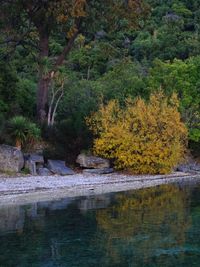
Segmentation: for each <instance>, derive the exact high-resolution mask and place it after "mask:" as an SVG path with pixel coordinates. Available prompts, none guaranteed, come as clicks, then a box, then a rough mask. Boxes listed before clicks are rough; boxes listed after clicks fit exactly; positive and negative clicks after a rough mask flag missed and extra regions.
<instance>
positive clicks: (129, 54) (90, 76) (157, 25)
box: [0, 0, 200, 159]
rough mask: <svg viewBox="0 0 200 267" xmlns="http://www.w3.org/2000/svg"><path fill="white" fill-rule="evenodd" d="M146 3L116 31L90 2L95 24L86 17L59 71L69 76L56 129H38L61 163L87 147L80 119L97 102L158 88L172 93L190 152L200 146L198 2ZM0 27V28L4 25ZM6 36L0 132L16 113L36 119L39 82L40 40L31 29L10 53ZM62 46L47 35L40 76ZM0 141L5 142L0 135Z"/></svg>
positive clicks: (0, 69) (0, 60)
mask: <svg viewBox="0 0 200 267" xmlns="http://www.w3.org/2000/svg"><path fill="white" fill-rule="evenodd" d="M97 2H98V1H97ZM144 2H145V4H146V10H147V11H146V13H145V18H144V16H141V18H140V20H139V23H138V24H139V26H138V25H137V27H135V28H133V27H125V26H127V25H126V20H120V21H119V23H118V24H117V29H116V28H114V26H113V25H112V27H113V28H112V29H111V28H110V26H111V25H108V24H107V22H106V19H105V20H102V19H101V20H99V17H98V14H97V13H95V8H96V7H95V1H91V3H92V4H93V9H92V10H91V12H94V14H92V16H93V18H94V17H95V18H96V21H95V20H93V21H95V23H88V22H90V19H91V16H90V17H88V18H87V19H88V21H87V19H86V22H87V23H86V24H85V25H86V26H87V28H85V27H83V29H82V31H81V33H80V34H79V35H78V37H77V39H76V41H75V44H74V47H73V49H72V50H71V53H70V54H69V55H68V57H67V59H66V60H65V61H64V63H63V66H62V68H59V71H60V72H62V73H64V74H65V75H66V77H67V82H66V83H65V89H64V96H63V97H62V99H61V101H60V103H59V106H58V109H57V114H56V118H55V124H54V125H53V126H52V127H51V129H49V128H47V127H45V126H44V127H43V131H42V135H43V138H44V139H46V140H47V141H49V142H50V143H51V144H52V146H51V147H52V151H57V153H58V154H59V156H60V157H61V156H62V157H63V158H67V157H68V155H69V152H70V154H71V153H73V154H74V155H76V154H78V153H79V152H80V150H82V149H88V148H90V147H91V140H92V136H91V133H89V131H88V128H87V126H86V123H85V117H87V116H88V115H90V113H91V112H94V111H96V110H97V109H98V107H99V105H100V103H102V101H103V102H104V103H107V102H108V101H110V100H112V99H117V100H118V101H119V103H120V105H122V106H123V105H124V100H125V98H127V97H131V98H135V97H138V96H141V97H142V98H145V99H148V98H149V95H150V93H152V92H154V91H156V90H158V88H162V89H163V91H164V92H165V93H166V94H167V95H171V94H172V93H173V92H176V93H177V94H178V97H179V98H180V112H181V117H182V119H183V121H184V122H185V123H186V125H187V127H188V129H189V134H190V135H189V136H190V143H191V144H192V147H193V148H195V147H199V144H200V75H199V73H200V72H199V71H200V57H199V54H200V35H199V34H200V1H199V0H196V1H195V0H190V1H189V0H181V1H180V0H166V1H160V0H145V1H144ZM100 5H101V4H100ZM101 8H102V7H101ZM103 8H105V9H106V8H109V7H106V6H104V7H103ZM24 19H25V18H24ZM5 23H6V22H5ZM18 23H19V22H18ZM88 25H89V26H88ZM22 27H25V28H26V27H27V25H25V24H23V25H22ZM59 27H61V26H59ZM0 28H2V29H3V25H2V24H1V25H0ZM4 37H5V34H2V36H1V40H0V41H2V43H1V46H0V131H1V129H2V128H3V125H5V121H6V120H7V119H9V118H12V117H13V116H14V115H24V116H26V117H29V118H30V119H31V120H35V119H36V88H37V79H38V76H37V73H38V61H37V60H38V59H37V53H36V51H37V49H36V47H34V45H33V44H34V40H36V41H37V40H38V36H37V34H35V32H34V29H33V31H32V35H31V38H32V39H29V43H28V41H27V40H26V42H24V43H21V44H19V45H18V46H16V49H13V46H11V47H9V44H8V43H6V44H5V43H4V42H3V38H4ZM11 45H13V44H11ZM63 47H64V36H63V35H62V34H61V32H60V31H59V30H58V29H56V30H54V31H53V35H52V36H51V38H50V53H49V54H50V56H49V57H48V58H45V60H43V61H42V63H41V62H40V64H42V67H43V70H44V71H47V72H48V70H49V69H50V67H51V64H52V61H53V60H54V58H55V57H56V56H57V55H59V53H60V52H61V51H62V49H63ZM49 101H50V100H49ZM0 141H1V142H3V141H5V138H4V136H3V135H1V140H0ZM70 158H71V159H72V157H71V156H70Z"/></svg>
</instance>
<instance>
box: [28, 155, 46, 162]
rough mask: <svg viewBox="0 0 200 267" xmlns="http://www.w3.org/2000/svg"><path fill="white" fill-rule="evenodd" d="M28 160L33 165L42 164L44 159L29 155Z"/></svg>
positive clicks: (40, 156)
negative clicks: (33, 163)
mask: <svg viewBox="0 0 200 267" xmlns="http://www.w3.org/2000/svg"><path fill="white" fill-rule="evenodd" d="M29 159H30V160H32V161H33V162H35V163H40V164H44V157H43V156H42V155H39V154H30V155H29Z"/></svg>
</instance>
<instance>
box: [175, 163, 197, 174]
mask: <svg viewBox="0 0 200 267" xmlns="http://www.w3.org/2000/svg"><path fill="white" fill-rule="evenodd" d="M176 170H177V171H180V172H200V164H199V163H196V162H195V161H193V162H189V163H185V164H180V165H179V166H178V167H177V169H176Z"/></svg>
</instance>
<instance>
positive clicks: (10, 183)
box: [0, 172, 200, 206]
mask: <svg viewBox="0 0 200 267" xmlns="http://www.w3.org/2000/svg"><path fill="white" fill-rule="evenodd" d="M194 179H195V180H199V181H200V175H197V174H188V173H181V172H176V173H172V174H170V175H156V176H154V175H146V176H141V175H140V176H133V175H125V174H119V173H113V174H107V175H91V174H90V175H88V174H75V175H69V176H26V177H15V178H4V177H3V176H1V177H0V206H2V205H12V204H16V203H17V204H26V203H33V202H38V201H47V200H56V199H61V198H65V197H78V196H87V195H95V194H104V193H109V192H120V191H125V190H131V189H140V188H145V187H152V186H156V185H160V184H167V183H174V182H182V181H183V182H185V181H190V180H194Z"/></svg>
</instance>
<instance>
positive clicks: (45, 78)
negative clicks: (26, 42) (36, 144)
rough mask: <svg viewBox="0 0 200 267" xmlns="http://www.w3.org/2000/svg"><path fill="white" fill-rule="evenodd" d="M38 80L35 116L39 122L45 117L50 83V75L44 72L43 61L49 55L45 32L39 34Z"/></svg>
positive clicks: (47, 39)
mask: <svg viewBox="0 0 200 267" xmlns="http://www.w3.org/2000/svg"><path fill="white" fill-rule="evenodd" d="M39 38H40V40H39V49H40V53H39V82H38V90H37V117H38V120H39V121H40V122H44V120H45V119H46V114H47V112H46V109H47V102H48V90H49V85H50V76H49V74H48V73H45V66H44V61H45V58H48V56H49V36H48V35H47V34H46V33H40V35H39Z"/></svg>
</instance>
